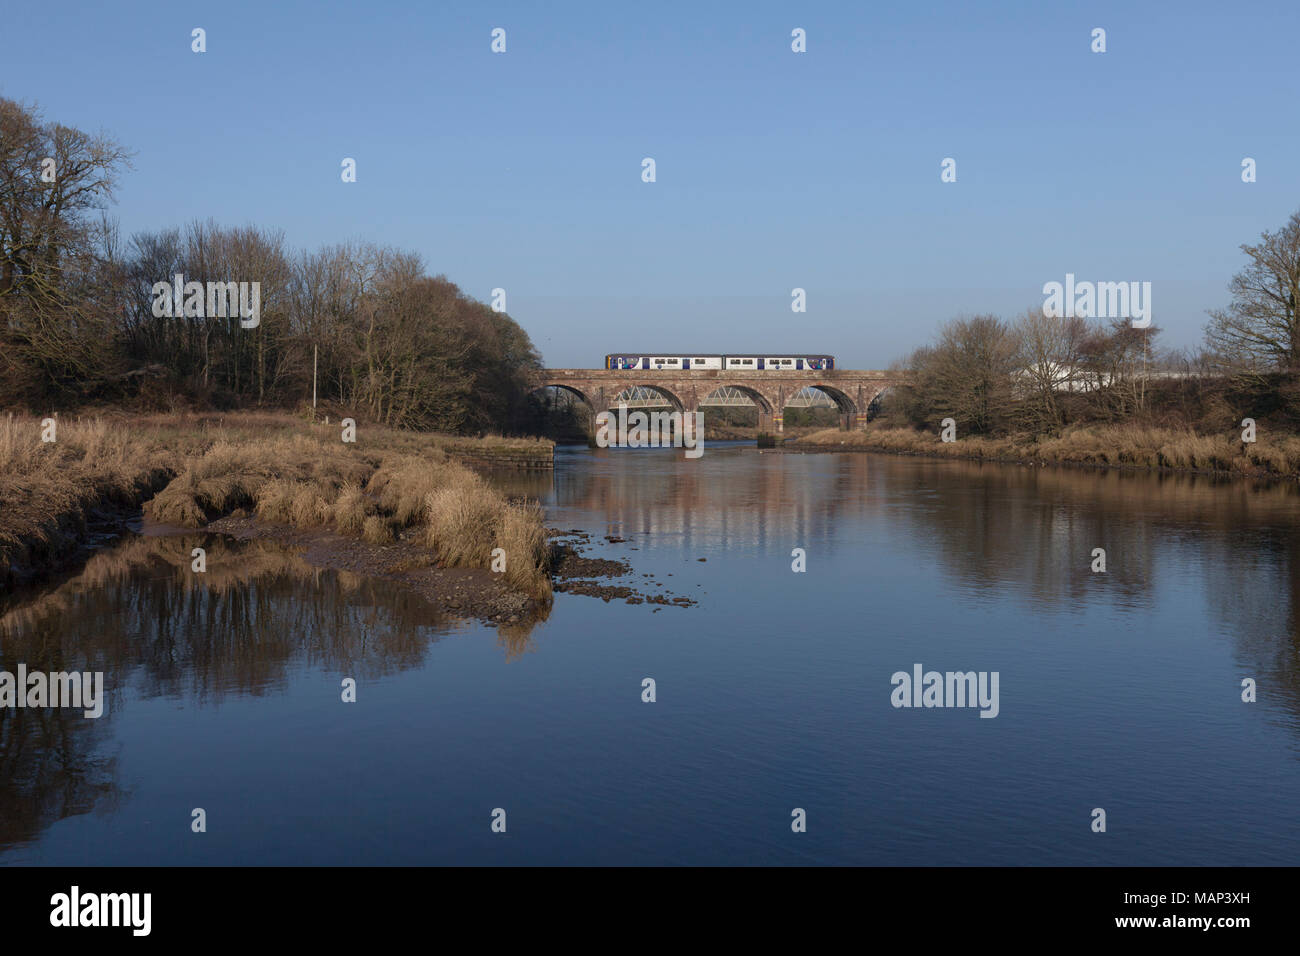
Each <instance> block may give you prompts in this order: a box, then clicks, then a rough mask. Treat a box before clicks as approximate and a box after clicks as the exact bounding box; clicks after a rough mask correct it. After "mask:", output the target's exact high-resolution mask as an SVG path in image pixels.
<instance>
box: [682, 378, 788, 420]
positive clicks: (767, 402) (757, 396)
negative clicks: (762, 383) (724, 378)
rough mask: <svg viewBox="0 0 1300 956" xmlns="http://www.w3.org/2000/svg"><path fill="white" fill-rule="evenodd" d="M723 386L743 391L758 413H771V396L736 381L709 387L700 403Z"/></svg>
mask: <svg viewBox="0 0 1300 956" xmlns="http://www.w3.org/2000/svg"><path fill="white" fill-rule="evenodd" d="M724 388H734V389H735V390H736V391H738V392H744V393H745V397H746V398H748V399H749V400H750V401H751V402H753V403H754V407H755V408H757V409H758V413H759V415H771V414H772V408H773V404H772V400H771V398H769V397H768V396H767V395H764V394H763V393H762V392H761V391H759V390H758V389H756V388H754V387H753V386H751V385H741V384H739V383H736V382H719V383H718V384H717V385H714V386H713V387H711V388H710V389H709V390H708V391H707V392H706V393H705V394H704V395H703V396H701V398H700V403H701V404H703V403H704V401H705V400H706V399H709V398H712V397H713V396H714V395H716V394H717V393H718V392H720V391H722V390H723V389H724ZM701 391H703V390H701Z"/></svg>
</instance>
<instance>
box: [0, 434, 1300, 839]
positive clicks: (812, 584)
mask: <svg viewBox="0 0 1300 956" xmlns="http://www.w3.org/2000/svg"><path fill="white" fill-rule="evenodd" d="M556 463H557V467H556V470H555V473H554V475H553V476H552V475H549V474H548V475H545V476H541V477H539V476H515V477H511V478H508V479H502V483H503V485H504V486H505V487H506V488H507V489H508V490H512V491H515V492H519V493H527V494H531V495H534V496H535V497H537V498H539V499H540V500H541V502H542V504H543V505H544V506H545V508H546V509H547V512H548V521H549V524H551V525H552V526H554V527H558V528H563V529H572V528H580V529H584V530H586V531H589V532H591V533H592V534H593V541H594V543H595V545H596V546H595V547H593V548H592V549H591V551H590V552H589V553H590V555H591V556H609V557H617V558H627V559H630V560H631V562H632V564H633V566H634V568H635V576H636V578H637V579H638V580H639V581H640V582H650V581H651V579H650V578H647V577H644V575H645V574H647V573H649V574H653V575H654V578H653V580H654V581H657V582H662V583H663V584H666V585H667V590H668V591H669V592H671V594H673V595H679V594H680V595H686V596H688V597H692V598H695V599H696V600H698V601H699V604H698V606H695V607H690V608H680V607H659V606H656V605H652V604H637V605H629V604H626V603H623V602H622V601H611V602H608V603H606V602H604V601H601V600H599V599H595V598H591V597H584V596H577V595H572V594H559V595H557V597H556V601H555V605H554V608H553V609H552V612H551V614H550V616H549V618H548V619H547V620H545V621H543V622H541V623H539V624H537V625H536V626H535V627H533V628H532V629H531V631H517V632H514V633H511V634H502V633H499V632H498V631H496V630H494V629H492V628H489V627H484V626H480V625H478V624H473V623H464V622H457V621H452V620H447V619H444V618H442V617H440V615H438V614H437V613H436V612H434V611H432V610H431V609H430V608H429V607H428V606H426V605H425V604H423V603H422V602H421V601H419V600H417V599H414V598H411V597H408V596H404V595H403V594H401V593H399V592H397V591H396V590H394V588H393V587H392V586H390V585H388V584H385V583H383V582H377V581H374V580H369V579H365V578H359V577H356V576H353V575H349V574H342V573H334V572H326V571H319V570H314V569H312V568H310V567H308V566H306V565H304V564H302V563H301V562H300V561H299V560H298V559H297V558H296V557H294V556H292V555H290V554H287V553H285V552H283V551H281V550H279V549H278V548H275V547H271V546H268V545H266V544H248V545H238V544H233V543H230V542H225V541H223V540H222V539H218V538H214V537H210V536H209V537H203V536H184V537H159V536H150V535H142V536H133V537H130V538H128V539H126V540H124V541H122V542H120V543H119V544H118V545H116V546H115V547H113V548H110V549H107V550H105V551H103V552H101V553H99V554H97V555H96V556H95V557H94V558H92V559H91V561H90V562H89V563H88V564H87V566H86V567H85V569H84V571H83V572H81V573H79V574H78V575H77V576H75V577H73V578H71V579H69V580H67V581H64V582H62V583H60V584H58V585H57V586H51V587H50V588H49V589H47V590H46V591H45V592H43V593H41V594H39V595H29V596H28V597H27V599H26V600H24V601H23V602H22V603H21V604H20V605H18V606H10V607H9V608H8V609H6V611H5V612H4V613H3V617H0V670H8V671H10V672H13V671H15V670H16V667H17V665H18V663H20V662H22V663H25V664H26V665H27V667H28V668H29V669H33V670H34V669H45V670H68V669H74V668H75V669H86V670H102V671H103V672H104V673H105V681H106V683H107V685H108V688H109V699H108V702H107V705H106V710H105V713H104V716H103V717H102V718H100V719H98V720H90V719H86V718H84V717H82V716H81V712H80V711H75V712H74V711H67V710H47V711H41V710H8V711H3V710H0V864H10V865H13V864H92V865H93V864H114V865H125V864H196V865H213V864H349V863H363V864H376V863H377V864H424V863H470V864H495V863H504V864H542V863H580V864H588V863H597V864H647V863H653V864H725V863H740V864H753V863H796V864H798V863H832V864H1004V863H1006V864H1089V865H1091V864H1231V865H1249V864H1265V863H1267V864H1292V863H1294V862H1295V860H1296V859H1297V855H1298V854H1300V813H1298V812H1297V810H1296V808H1297V806H1300V655H1298V654H1297V647H1298V646H1300V645H1298V643H1297V642H1298V638H1300V622H1298V621H1297V607H1298V606H1300V533H1298V532H1300V528H1298V525H1300V494H1297V491H1296V489H1295V488H1293V487H1289V486H1288V487H1283V486H1275V487H1264V486H1252V485H1248V484H1246V483H1241V482H1238V483H1227V482H1217V481H1212V480H1209V479H1206V478H1202V477H1194V476H1177V477H1171V476H1158V475H1148V474H1129V473H1116V472H1100V471H1083V470H1064V469H1061V470H1056V469H1047V470H1035V469H1027V468H1020V467H1012V466H1000V465H979V464H974V463H964V462H939V461H927V460H917V459H906V458H895V457H889V456H876V455H863V454H809V455H799V454H789V453H785V454H781V453H772V452H768V453H765V454H760V453H759V452H758V451H757V450H756V449H753V448H752V447H742V446H725V445H711V446H709V447H708V449H707V450H706V452H705V454H704V456H703V457H702V458H699V459H696V460H688V459H685V458H683V457H682V453H681V452H680V451H673V450H659V449H645V450H605V451H593V450H588V449H585V448H583V449H561V450H559V451H557V455H556ZM605 535H612V536H616V537H621V538H624V539H626V540H625V541H624V542H622V543H612V544H607V543H606V542H605V541H604V540H603V538H604V536H605ZM196 544H203V545H204V546H205V547H207V549H208V572H207V573H206V574H205V575H195V574H192V573H191V572H190V549H191V548H192V547H194V546H195V545H196ZM795 548H801V549H803V551H804V554H805V559H804V560H805V561H806V568H807V570H806V571H805V572H803V573H796V572H794V571H793V570H792V562H793V561H794V560H795V559H794V558H793V557H792V550H793V549H795ZM1096 548H1104V549H1105V552H1106V565H1107V570H1106V572H1105V573H1093V571H1092V570H1091V565H1092V563H1093V551H1094V549H1096ZM701 558H703V559H705V560H704V561H701V560H699V559H701ZM670 575H671V576H670ZM644 586H645V587H647V588H649V589H650V590H652V591H655V592H656V593H658V591H657V589H656V588H655V586H654V585H653V584H649V583H647V584H644ZM917 664H919V665H921V666H922V667H923V669H924V670H925V671H929V670H936V671H940V672H946V671H976V672H990V673H991V672H997V674H998V675H999V684H998V688H999V695H998V714H997V716H996V717H995V718H993V719H986V718H981V717H980V711H979V710H978V709H975V708H970V707H965V708H937V707H936V708H924V707H921V708H912V707H908V708H896V707H894V706H892V704H891V694H892V693H893V691H894V687H893V684H892V683H891V677H892V675H893V674H894V673H895V672H899V671H902V672H907V673H909V674H910V673H911V672H912V670H913V667H914V665H917ZM346 677H353V678H355V679H356V681H357V701H356V703H343V702H342V701H341V699H340V694H341V692H340V683H341V681H342V679H343V678H346ZM647 677H649V678H652V679H653V680H654V681H655V691H656V700H655V702H653V703H646V702H643V701H642V681H643V679H644V678H647ZM1247 678H1249V679H1251V680H1253V681H1254V682H1255V685H1256V694H1257V700H1256V701H1255V702H1253V703H1247V702H1243V700H1242V694H1243V688H1242V681H1243V680H1244V679H1247ZM195 808H202V809H203V810H204V811H205V812H206V820H207V830H206V832H205V833H194V832H192V830H191V813H192V811H193V810H194V809H195ZM496 808H501V809H504V810H505V811H506V832H505V833H494V832H493V831H492V827H491V824H492V819H493V811H494V810H495V809H496ZM795 808H800V809H802V810H804V811H805V813H806V820H807V830H806V832H803V833H796V832H793V831H792V827H791V822H792V811H794V810H795ZM1094 808H1101V809H1104V810H1105V812H1106V832H1104V833H1097V832H1093V829H1092V822H1093V810H1094Z"/></svg>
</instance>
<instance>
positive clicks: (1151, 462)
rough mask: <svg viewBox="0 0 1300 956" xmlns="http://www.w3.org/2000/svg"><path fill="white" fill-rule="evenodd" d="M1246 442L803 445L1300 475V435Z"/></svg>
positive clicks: (1181, 438) (1176, 433)
mask: <svg viewBox="0 0 1300 956" xmlns="http://www.w3.org/2000/svg"><path fill="white" fill-rule="evenodd" d="M1240 439H1241V433H1240V432H1239V431H1234V432H1232V433H1231V434H1217V435H1206V434H1199V433H1196V432H1193V431H1191V430H1190V429H1174V428H1160V427H1154V426H1144V425H1088V426H1077V427H1072V428H1067V429H1066V430H1065V431H1064V432H1062V434H1060V435H1059V436H1055V437H1044V438H1035V437H1032V436H1027V435H1012V436H1008V437H1006V438H965V439H960V440H958V441H955V442H942V441H940V440H939V436H938V435H936V434H934V433H931V432H917V431H913V430H911V429H908V428H868V429H867V430H865V431H855V432H845V431H840V430H838V429H834V428H828V429H825V430H823V431H819V432H814V433H813V434H811V435H805V436H804V437H802V438H800V439H799V442H798V445H796V446H795V447H799V446H802V445H815V446H818V447H827V448H830V447H843V448H846V449H848V448H851V449H865V450H873V451H888V452H899V453H903V454H920V455H930V456H934V457H939V458H976V459H983V460H989V461H1025V460H1032V461H1041V462H1053V463H1059V464H1090V465H1121V466H1128V467H1138V468H1174V469H1179V470H1187V471H1211V472H1221V473H1229V474H1236V475H1249V476H1254V477H1260V476H1266V477H1277V478H1300V437H1296V436H1294V435H1276V434H1270V433H1269V430H1268V429H1267V428H1261V429H1260V430H1259V433H1258V438H1257V441H1255V442H1254V443H1252V444H1245V443H1243V442H1242V441H1241V440H1240Z"/></svg>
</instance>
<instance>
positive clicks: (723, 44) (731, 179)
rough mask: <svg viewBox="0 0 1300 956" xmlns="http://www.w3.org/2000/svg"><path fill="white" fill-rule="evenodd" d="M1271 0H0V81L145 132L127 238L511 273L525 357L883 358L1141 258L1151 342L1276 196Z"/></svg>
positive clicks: (1275, 47)
mask: <svg viewBox="0 0 1300 956" xmlns="http://www.w3.org/2000/svg"><path fill="white" fill-rule="evenodd" d="M1298 11H1300V4H1296V3H1294V2H1286V3H1283V2H1263V3H1256V4H1251V5H1249V6H1248V7H1245V6H1241V5H1238V4H1230V3H1224V2H1221V0H1220V2H1215V3H1201V2H1192V3H1177V4H1175V3H1164V4H1153V3H1152V4H1148V3H1129V2H1115V3H1110V2H1098V3H1046V2H1044V3H1005V2H1001V3H970V2H931V3H897V4H876V3H871V4H867V3H862V2H845V3H807V2H803V3H795V2H789V3H764V2H759V3H731V4H704V3H698V2H697V3H662V2H654V3H613V2H597V3H583V4H579V3H564V2H558V0H557V2H550V3H539V2H526V3H525V2H521V3H470V2H465V3H438V2H415V0H410V2H383V0H368V2H365V3H333V2H293V3H289V2H286V3H275V2H269V0H263V2H251V3H245V2H220V3H213V2H203V3H195V2H173V0H169V2H156V3H130V2H123V3H103V2H86V0H74V2H71V3H60V4H48V3H22V2H16V0H0V49H2V50H3V51H4V52H3V61H2V62H0V94H2V95H4V96H8V97H10V98H13V99H18V100H22V101H27V102H32V101H34V102H36V103H38V104H39V105H40V106H41V107H42V108H43V110H44V112H45V115H46V116H47V118H50V119H57V120H59V121H61V122H65V123H68V124H71V125H74V126H79V127H82V128H87V129H103V130H105V131H108V132H109V133H111V134H113V135H114V136H115V137H116V138H117V139H119V140H120V141H121V142H122V143H124V144H125V145H127V146H128V147H130V148H131V149H133V150H135V151H136V152H137V155H136V157H135V161H134V162H135V168H134V170H133V171H130V172H128V173H127V175H126V177H125V179H124V182H123V184H122V187H121V189H120V191H119V194H118V199H119V202H118V205H117V207H116V214H117V215H118V216H119V218H120V220H121V224H122V228H123V230H124V232H126V233H127V234H130V233H132V232H135V231H138V230H142V229H152V228H159V227H164V226H169V225H179V224H182V223H184V222H186V221H188V220H190V219H193V218H196V217H197V218H207V217H214V218H216V219H217V220H219V221H221V222H224V223H227V224H231V225H239V224H244V223H256V224H259V225H265V226H274V227H278V228H282V229H283V230H284V231H285V233H286V237H287V239H288V240H289V242H290V243H291V244H293V245H294V246H297V247H315V246H318V245H322V244H326V243H333V242H337V241H341V240H344V239H348V238H360V239H367V240H376V241H381V242H386V243H392V244H395V245H398V246H401V247H405V248H410V249H414V250H416V251H418V252H420V253H421V254H422V255H423V256H424V258H425V260H426V262H427V263H428V267H429V269H430V271H431V272H433V273H445V274H446V275H447V276H448V277H450V278H451V279H452V280H453V281H455V282H457V283H458V284H459V285H460V286H461V287H462V288H464V289H465V290H466V291H467V292H468V293H469V294H471V295H473V296H475V297H477V298H480V299H483V300H487V299H488V297H489V295H490V291H491V289H492V288H494V287H497V286H500V287H503V288H505V289H506V292H507V297H508V299H507V305H508V308H509V311H510V313H511V315H513V316H514V317H515V318H516V319H517V320H518V321H519V322H520V323H521V324H522V325H523V326H524V327H525V328H526V329H527V330H528V332H529V334H530V335H531V336H532V338H533V341H534V342H535V343H536V344H537V346H538V347H539V348H540V349H541V350H542V352H543V357H544V358H545V360H546V361H547V363H548V364H550V365H552V366H591V365H595V364H599V362H600V360H601V357H602V356H603V355H604V354H605V353H606V352H608V351H614V350H620V349H625V348H628V349H637V350H640V349H645V350H655V349H660V348H669V349H678V348H680V349H683V350H706V349H717V350H733V351H739V350H748V349H757V350H769V349H776V350H795V351H809V352H832V353H834V354H836V355H837V356H838V357H839V359H840V363H841V365H842V366H845V367H859V368H876V367H881V366H883V365H885V364H887V363H888V362H889V361H891V360H892V359H894V358H897V357H900V356H902V355H903V354H905V353H906V352H907V351H909V350H910V349H911V348H912V347H913V346H915V345H917V344H920V343H922V342H924V341H925V340H927V339H929V338H930V337H931V336H932V335H933V333H934V330H935V328H936V327H937V326H938V324H939V323H941V322H942V321H944V320H945V319H948V318H950V317H952V316H954V315H959V314H973V313H977V312H987V311H991V312H996V313H1000V314H1004V315H1011V314H1013V313H1016V312H1019V311H1021V310H1022V309H1024V308H1026V307H1030V306H1040V305H1041V303H1042V301H1043V295H1042V292H1041V289H1042V286H1043V283H1045V282H1048V281H1052V280H1056V281H1061V280H1063V279H1064V276H1065V273H1066V272H1073V273H1075V274H1076V276H1078V277H1079V278H1080V279H1091V280H1097V281H1100V280H1105V281H1120V280H1139V281H1150V282H1152V283H1153V302H1154V309H1155V312H1154V320H1155V323H1156V324H1157V325H1160V326H1162V327H1164V328H1165V329H1166V335H1165V344H1166V345H1190V344H1194V343H1196V342H1198V341H1199V339H1200V335H1201V331H1202V328H1203V326H1204V322H1205V315H1204V310H1205V309H1206V308H1210V307H1215V306H1219V305H1222V304H1224V303H1225V302H1226V299H1227V294H1226V289H1225V286H1226V283H1227V281H1228V279H1229V278H1230V276H1231V275H1232V274H1233V273H1234V272H1235V271H1237V270H1238V269H1239V268H1240V266H1241V265H1242V262H1243V259H1242V256H1241V254H1240V252H1239V251H1238V249H1237V247H1238V245H1239V244H1240V243H1242V242H1247V241H1252V240H1254V239H1255V238H1257V237H1258V235H1259V233H1260V232H1261V231H1262V230H1264V229H1275V228H1277V227H1278V226H1280V225H1282V224H1283V223H1284V222H1285V221H1286V219H1287V218H1288V217H1289V216H1290V214H1291V213H1292V212H1294V211H1295V210H1296V209H1298V208H1300V122H1297V117H1298V116H1300V60H1297V55H1296V50H1297V41H1298V40H1300V12H1298ZM194 27H203V28H204V29H205V30H206V31H207V48H208V49H207V52H206V53H204V54H201V55H200V54H195V53H192V52H191V51H190V42H191V41H190V31H191V29H192V28H194ZM494 27H502V28H504V29H505V30H506V31H507V52H506V53H505V54H493V53H492V52H491V50H490V42H491V37H490V33H491V30H492V29H493V28H494ZM795 27H802V28H803V29H805V30H806V31H807V36H808V41H807V42H808V52H807V53H804V54H795V53H793V52H791V49H790V42H791V40H790V31H791V30H792V29H793V28H795ZM1094 27H1102V28H1104V29H1105V30H1106V31H1107V52H1106V53H1104V54H1095V53H1092V52H1091V51H1090V43H1091V38H1090V34H1091V31H1092V29H1093V28H1094ZM345 156H350V157H354V158H355V159H356V160H357V164H358V166H357V172H358V181H357V182H356V183H355V184H344V183H342V182H341V181H340V177H339V173H340V165H339V164H340V162H341V160H342V159H343V157H345ZM646 156H651V157H654V159H655V160H656V163H657V174H658V181H657V182H656V183H654V184H646V183H643V182H642V181H641V160H642V158H643V157H646ZM1246 156H1250V157H1253V158H1254V159H1255V160H1256V161H1257V163H1258V182H1256V183H1254V184H1250V185H1247V184H1244V183H1242V182H1241V176H1240V173H1241V166H1240V164H1241V161H1242V158H1243V157H1246ZM944 157H953V158H955V159H956V160H957V175H958V178H957V182H956V183H953V184H944V183H941V182H940V179H939V173H940V162H941V160H942V159H943V158H944ZM795 286H800V287H803V288H804V289H806V290H807V295H808V312H807V313H806V314H804V315H795V314H793V313H792V312H791V311H790V290H791V289H792V288H793V287H795Z"/></svg>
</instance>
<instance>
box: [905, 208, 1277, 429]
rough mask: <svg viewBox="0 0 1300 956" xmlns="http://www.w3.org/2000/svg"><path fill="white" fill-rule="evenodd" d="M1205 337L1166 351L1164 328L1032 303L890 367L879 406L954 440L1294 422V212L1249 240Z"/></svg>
mask: <svg viewBox="0 0 1300 956" xmlns="http://www.w3.org/2000/svg"><path fill="white" fill-rule="evenodd" d="M1241 251H1242V252H1243V253H1244V254H1245V256H1246V265H1245V267H1244V268H1243V269H1242V270H1241V271H1240V272H1239V273H1237V275H1235V276H1234V277H1233V279H1232V281H1231V284H1230V286H1229V289H1230V292H1231V294H1232V295H1231V300H1230V302H1229V304H1228V306H1227V307H1226V308H1223V309H1217V310H1211V311H1210V312H1209V313H1208V314H1209V317H1210V318H1209V322H1208V323H1207V325H1206V327H1205V334H1204V340H1203V343H1202V345H1201V346H1200V347H1199V348H1196V349H1191V350H1181V351H1170V350H1162V349H1160V348H1159V347H1158V345H1157V339H1158V336H1159V334H1160V329H1159V328H1157V327H1156V326H1154V325H1150V324H1149V323H1148V324H1147V327H1145V328H1143V327H1139V326H1136V325H1135V324H1134V323H1133V322H1132V321H1131V320H1130V319H1128V318H1118V319H1111V320H1095V319H1094V320H1089V319H1084V318H1079V317H1072V316H1068V315H1062V314H1048V313H1049V311H1054V310H1047V309H1045V308H1030V309H1028V310H1026V311H1025V312H1024V313H1023V314H1022V315H1020V316H1018V317H1016V318H1013V319H1010V320H1006V319H1003V318H1001V317H999V316H996V315H975V316H970V317H963V318H957V319H953V320H951V321H949V322H947V323H946V324H945V325H943V326H942V327H941V329H940V330H939V332H938V335H937V336H936V338H935V340H934V341H933V342H932V343H931V344H929V345H926V346H923V347H921V348H919V349H917V350H916V351H914V352H913V353H912V354H911V355H909V356H908V357H907V358H906V359H904V360H903V361H901V362H899V363H896V365H895V370H896V371H898V372H899V374H900V376H901V377H902V384H900V385H899V386H896V387H895V388H894V389H892V390H891V391H890V392H889V393H888V395H887V398H886V399H885V400H883V401H882V415H883V417H884V418H885V419H886V420H887V421H889V422H891V423H893V424H909V425H912V426H913V427H917V428H931V429H937V428H938V426H939V423H940V422H941V421H942V420H943V419H944V418H952V419H953V420H954V421H955V422H956V423H957V426H958V429H959V430H960V433H961V434H974V435H1005V434H1011V433H1030V434H1035V435H1046V434H1054V433H1058V432H1060V431H1061V430H1062V429H1063V428H1064V427H1065V426H1067V425H1070V424H1074V423H1080V422H1120V421H1133V422H1139V423H1145V424H1162V425H1185V426H1189V427H1199V428H1205V429H1215V430H1220V429H1224V428H1229V427H1233V426H1234V425H1235V424H1236V423H1237V422H1239V421H1240V419H1241V418H1242V417H1243V416H1246V417H1253V418H1257V419H1262V418H1265V417H1270V418H1272V419H1274V420H1275V421H1277V422H1278V423H1280V424H1282V425H1284V426H1285V427H1288V428H1290V429H1292V430H1294V429H1296V428H1297V427H1298V426H1300V320H1298V318H1297V309H1296V304H1297V301H1298V300H1300V212H1297V213H1295V214H1293V215H1292V216H1291V218H1290V219H1289V220H1288V221H1287V223H1286V224H1285V225H1284V226H1282V227H1281V228H1280V229H1278V230H1276V231H1274V232H1267V231H1266V232H1264V233H1263V234H1262V235H1261V237H1260V240H1259V241H1258V242H1256V243H1247V244H1245V245H1242V246H1241Z"/></svg>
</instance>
